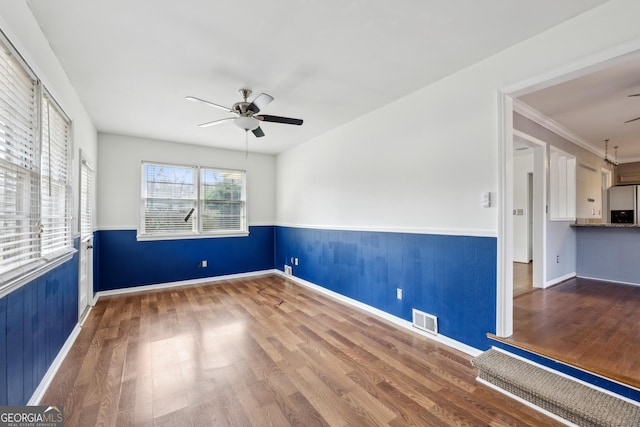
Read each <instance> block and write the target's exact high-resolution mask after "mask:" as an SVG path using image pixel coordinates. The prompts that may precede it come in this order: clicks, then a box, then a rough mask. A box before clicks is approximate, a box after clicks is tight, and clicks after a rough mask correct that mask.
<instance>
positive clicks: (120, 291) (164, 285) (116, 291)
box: [94, 269, 280, 305]
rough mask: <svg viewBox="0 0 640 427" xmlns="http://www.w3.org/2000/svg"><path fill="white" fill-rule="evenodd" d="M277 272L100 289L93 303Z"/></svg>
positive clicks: (257, 272) (256, 272)
mask: <svg viewBox="0 0 640 427" xmlns="http://www.w3.org/2000/svg"><path fill="white" fill-rule="evenodd" d="M279 273H280V271H278V270H275V269H273V270H260V271H252V272H250V273H238V274H227V275H226V276H215V277H205V278H202V279H192V280H181V281H178V282H166V283H157V284H154V285H141V286H134V287H131V288H121V289H112V290H109V291H100V292H98V293H96V295H95V297H94V305H95V303H96V302H97V301H98V300H99V299H100V297H104V296H108V295H120V294H130V293H133V292H145V291H152V290H156V289H165V288H176V287H180V286H189V285H200V284H202V283H211V282H220V281H222V280H231V279H242V278H244V277H253V276H264V275H266V274H279Z"/></svg>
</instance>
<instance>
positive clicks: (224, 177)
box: [200, 169, 245, 232]
mask: <svg viewBox="0 0 640 427" xmlns="http://www.w3.org/2000/svg"><path fill="white" fill-rule="evenodd" d="M244 175H245V174H244V172H242V171H226V170H214V169H202V171H201V183H200V197H201V202H200V206H201V209H200V211H201V215H202V231H204V232H207V231H221V230H234V231H240V230H243V229H244V206H245V204H244Z"/></svg>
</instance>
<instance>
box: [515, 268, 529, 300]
mask: <svg viewBox="0 0 640 427" xmlns="http://www.w3.org/2000/svg"><path fill="white" fill-rule="evenodd" d="M532 290H533V263H532V262H529V263H524V262H514V263H513V296H514V297H517V296H518V295H522V294H524V293H526V292H530V291H532Z"/></svg>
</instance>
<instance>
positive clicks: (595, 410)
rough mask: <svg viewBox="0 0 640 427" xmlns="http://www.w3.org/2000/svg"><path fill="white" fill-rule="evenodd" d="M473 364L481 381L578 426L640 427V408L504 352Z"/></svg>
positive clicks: (493, 352) (487, 355)
mask: <svg viewBox="0 0 640 427" xmlns="http://www.w3.org/2000/svg"><path fill="white" fill-rule="evenodd" d="M472 363H473V365H474V366H475V367H476V368H477V369H478V378H481V379H483V380H485V381H487V382H489V383H491V384H493V385H495V386H497V387H499V388H501V389H503V390H506V391H508V392H509V393H511V394H513V395H516V396H518V397H520V398H522V399H524V400H527V401H529V402H531V403H533V404H534V405H536V406H538V407H540V408H543V409H545V410H547V411H549V412H551V413H553V414H556V415H558V416H559V417H561V418H564V419H565V420H568V421H570V422H572V423H574V424H577V425H579V426H584V427H591V426H594V427H596V426H597V427H600V426H611V427H622V426H625V427H626V426H629V427H631V426H640V406H638V405H634V404H633V403H630V402H628V401H625V400H622V399H619V398H617V397H615V396H611V395H609V394H606V393H603V392H601V391H598V390H596V389H593V388H591V387H588V386H586V385H583V384H581V383H578V382H576V381H573V380H571V379H568V378H565V377H563V376H560V375H557V374H554V373H553V372H550V371H548V370H545V369H541V368H539V367H537V366H534V365H532V364H530V363H527V362H524V361H522V360H520V359H517V358H514V357H511V356H509V355H507V354H505V353H503V352H500V351H497V350H493V349H492V350H488V351H486V352H484V353H482V354H481V355H480V356H478V357H476V358H475V359H474V360H473V361H472Z"/></svg>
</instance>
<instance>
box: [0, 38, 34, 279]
mask: <svg viewBox="0 0 640 427" xmlns="http://www.w3.org/2000/svg"><path fill="white" fill-rule="evenodd" d="M0 39H1V37H0ZM36 102H37V97H36V79H35V77H34V76H32V75H31V73H30V72H29V71H28V70H27V69H26V67H25V66H23V64H22V62H21V61H20V60H19V59H18V56H17V54H16V53H15V52H13V51H12V50H11V49H10V48H9V47H8V44H6V43H4V40H2V41H0V227H1V229H0V230H1V231H0V273H4V272H7V271H10V270H12V269H14V268H16V267H20V266H22V265H25V264H27V263H30V262H32V261H34V260H36V259H38V258H39V257H40V240H39V237H40V226H41V224H40V222H39V219H40V194H39V189H40V182H39V181H40V157H39V152H38V145H37V139H36V129H37V114H36V111H37V110H36Z"/></svg>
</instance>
